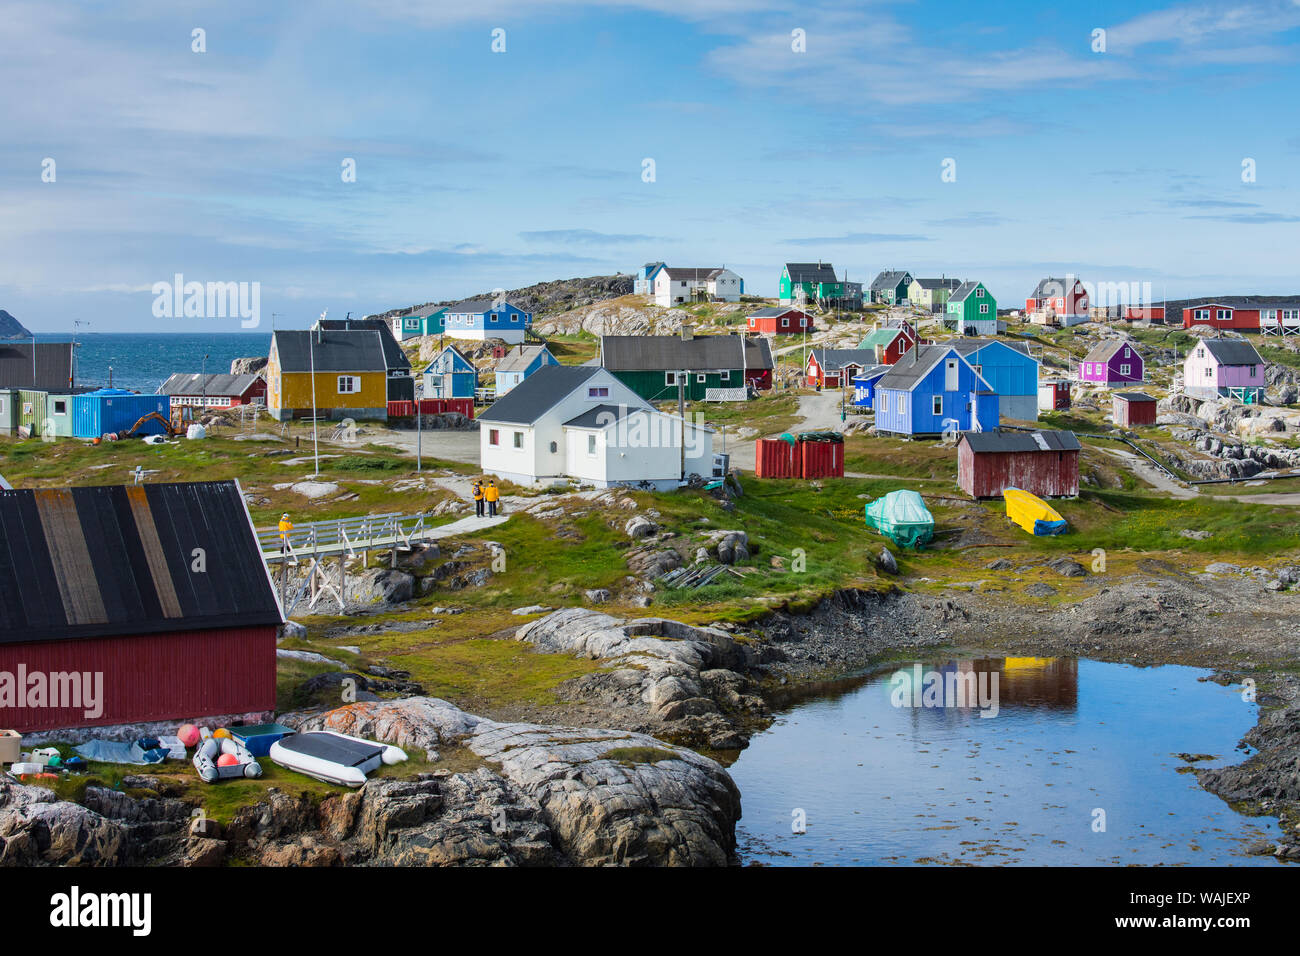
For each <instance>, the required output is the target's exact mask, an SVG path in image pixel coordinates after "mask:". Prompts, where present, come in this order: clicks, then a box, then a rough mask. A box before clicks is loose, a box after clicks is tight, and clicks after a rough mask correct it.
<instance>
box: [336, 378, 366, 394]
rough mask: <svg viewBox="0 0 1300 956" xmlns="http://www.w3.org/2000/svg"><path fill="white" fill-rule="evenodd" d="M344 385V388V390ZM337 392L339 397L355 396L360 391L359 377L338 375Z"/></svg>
mask: <svg viewBox="0 0 1300 956" xmlns="http://www.w3.org/2000/svg"><path fill="white" fill-rule="evenodd" d="M345 383H346V385H347V387H346V388H344V384H345ZM338 390H339V394H340V395H356V394H357V393H358V392H360V391H361V377H360V376H358V375H340V376H339V377H338Z"/></svg>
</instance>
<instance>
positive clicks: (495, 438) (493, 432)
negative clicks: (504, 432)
mask: <svg viewBox="0 0 1300 956" xmlns="http://www.w3.org/2000/svg"><path fill="white" fill-rule="evenodd" d="M488 444H489V445H495V446H496V447H498V448H500V447H501V429H499V428H489V429H488Z"/></svg>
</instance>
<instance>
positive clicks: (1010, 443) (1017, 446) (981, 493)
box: [957, 430, 1082, 498]
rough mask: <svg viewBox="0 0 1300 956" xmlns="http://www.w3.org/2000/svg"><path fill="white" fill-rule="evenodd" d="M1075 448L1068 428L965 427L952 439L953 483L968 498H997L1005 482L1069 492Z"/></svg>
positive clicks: (1074, 487) (1041, 492)
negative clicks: (954, 452) (954, 443)
mask: <svg viewBox="0 0 1300 956" xmlns="http://www.w3.org/2000/svg"><path fill="white" fill-rule="evenodd" d="M1081 448H1082V446H1081V445H1080V444H1079V439H1078V438H1077V437H1075V434H1074V432H1066V431H1046V430H1044V431H1031V432H1022V431H999V430H995V431H988V432H966V433H964V434H963V435H962V436H961V438H960V439H958V441H957V486H958V487H959V488H961V490H962V491H964V492H966V494H968V495H970V496H971V497H972V498H997V497H999V496H1000V495H1001V494H1002V492H1004V491H1006V490H1007V489H1008V488H1019V489H1020V490H1021V491H1027V492H1029V493H1030V494H1031V495H1038V497H1040V498H1056V497H1071V498H1072V497H1074V496H1075V495H1077V494H1078V493H1079V452H1080V450H1081Z"/></svg>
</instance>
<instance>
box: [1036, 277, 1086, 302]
mask: <svg viewBox="0 0 1300 956" xmlns="http://www.w3.org/2000/svg"><path fill="white" fill-rule="evenodd" d="M1078 282H1079V280H1078V279H1075V280H1074V282H1071V283H1070V284H1068V285H1067V284H1066V281H1065V280H1064V279H1058V278H1056V277H1055V276H1048V277H1047V278H1046V279H1041V280H1039V283H1038V285H1036V286H1034V291H1033V293H1032V294H1031V295H1030V296H1029V298H1031V299H1059V298H1062V297H1064V296H1065V294H1066V293H1067V292H1072V291H1073V290H1074V287H1075V285H1077V284H1078Z"/></svg>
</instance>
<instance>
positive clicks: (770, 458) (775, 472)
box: [754, 438, 798, 478]
mask: <svg viewBox="0 0 1300 956" xmlns="http://www.w3.org/2000/svg"><path fill="white" fill-rule="evenodd" d="M795 450H796V449H795V446H794V445H791V444H790V443H789V442H787V441H782V440H781V439H780V438H760V439H758V441H756V442H754V474H755V475H756V476H758V477H759V478H796V477H798V475H797V472H798V468H797V467H796V459H795Z"/></svg>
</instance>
